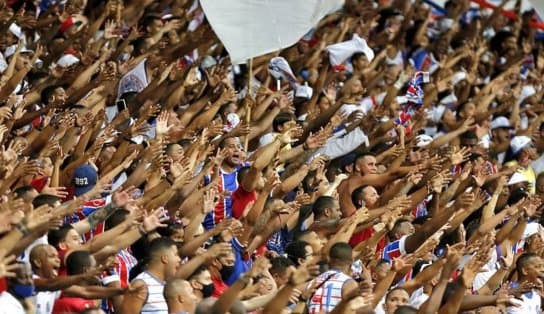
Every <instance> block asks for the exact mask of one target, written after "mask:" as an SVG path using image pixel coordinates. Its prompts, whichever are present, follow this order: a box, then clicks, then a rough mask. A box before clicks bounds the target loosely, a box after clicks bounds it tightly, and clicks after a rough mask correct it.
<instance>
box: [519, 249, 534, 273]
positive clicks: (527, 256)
mask: <svg viewBox="0 0 544 314" xmlns="http://www.w3.org/2000/svg"><path fill="white" fill-rule="evenodd" d="M535 257H538V255H537V254H535V253H523V254H521V255H520V257H519V258H518V260H517V261H516V271H517V272H518V276H519V275H520V274H521V270H522V269H523V268H525V267H527V264H529V260H531V259H533V258H535Z"/></svg>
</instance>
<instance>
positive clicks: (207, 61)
mask: <svg viewBox="0 0 544 314" xmlns="http://www.w3.org/2000/svg"><path fill="white" fill-rule="evenodd" d="M216 64H217V61H215V59H214V58H213V57H211V56H204V58H202V62H200V66H201V67H202V68H203V69H207V68H211V67H213V66H214V65H216Z"/></svg>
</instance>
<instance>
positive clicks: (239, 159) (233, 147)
mask: <svg viewBox="0 0 544 314" xmlns="http://www.w3.org/2000/svg"><path fill="white" fill-rule="evenodd" d="M219 147H221V149H222V151H221V153H222V157H223V158H224V159H223V162H222V163H221V166H220V169H219V171H220V174H219V182H218V183H217V187H218V193H219V194H221V193H226V194H227V195H225V196H223V197H222V198H220V199H219V201H218V202H217V203H216V205H215V208H214V209H213V210H212V211H211V212H210V213H208V214H207V215H206V218H204V223H203V225H204V227H205V228H206V229H207V230H209V229H211V228H213V227H214V226H215V225H216V224H218V223H219V222H220V221H221V220H223V219H225V218H229V217H232V198H231V195H230V193H232V192H234V191H236V190H237V189H238V180H236V178H237V177H238V171H239V170H240V169H241V168H242V166H243V162H244V158H245V152H244V151H243V148H242V144H241V143H240V139H239V138H237V137H230V138H227V139H225V140H223V141H222V142H221V143H220V144H219ZM207 183H209V178H208V179H207V180H206V184H207Z"/></svg>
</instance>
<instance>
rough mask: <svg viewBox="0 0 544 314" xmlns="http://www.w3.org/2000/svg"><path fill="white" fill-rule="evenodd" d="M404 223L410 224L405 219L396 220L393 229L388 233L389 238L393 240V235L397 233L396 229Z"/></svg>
mask: <svg viewBox="0 0 544 314" xmlns="http://www.w3.org/2000/svg"><path fill="white" fill-rule="evenodd" d="M405 222H410V223H411V221H410V219H407V218H403V217H401V218H399V219H397V220H396V221H395V224H394V225H393V228H391V231H389V236H390V237H391V238H393V237H394V235H395V232H397V229H398V228H399V227H400V225H401V224H403V223H405Z"/></svg>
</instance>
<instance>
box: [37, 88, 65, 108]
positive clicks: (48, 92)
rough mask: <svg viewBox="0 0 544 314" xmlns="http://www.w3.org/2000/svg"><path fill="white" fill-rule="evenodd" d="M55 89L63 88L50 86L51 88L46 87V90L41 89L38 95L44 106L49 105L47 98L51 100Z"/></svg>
mask: <svg viewBox="0 0 544 314" xmlns="http://www.w3.org/2000/svg"><path fill="white" fill-rule="evenodd" d="M57 88H64V86H63V85H51V86H47V87H46V88H44V89H42V91H41V93H40V100H41V102H42V103H43V104H44V105H48V104H49V98H51V96H52V95H53V93H54V92H55V90H56V89H57Z"/></svg>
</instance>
